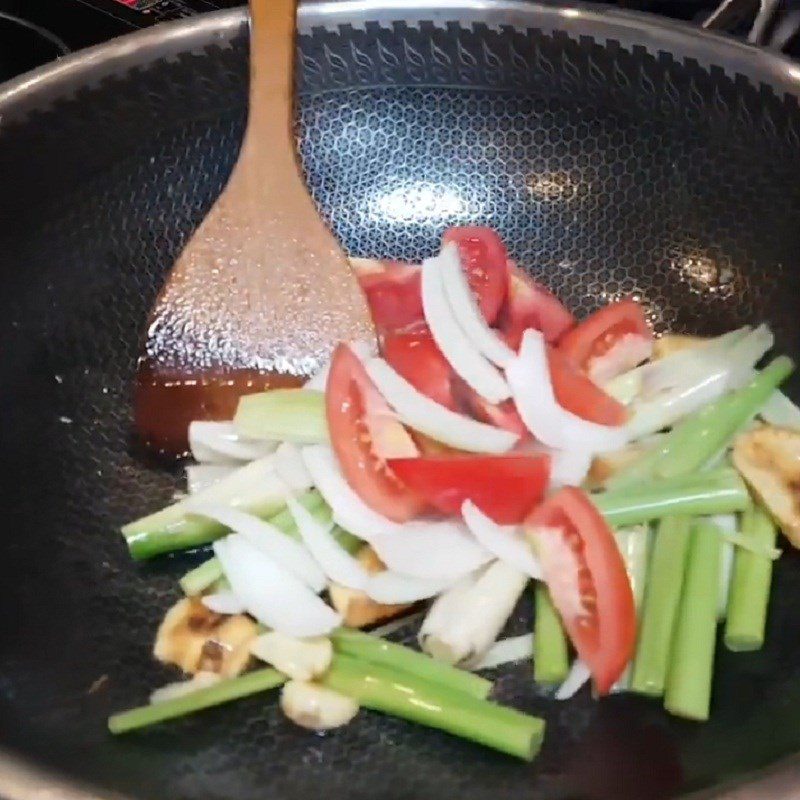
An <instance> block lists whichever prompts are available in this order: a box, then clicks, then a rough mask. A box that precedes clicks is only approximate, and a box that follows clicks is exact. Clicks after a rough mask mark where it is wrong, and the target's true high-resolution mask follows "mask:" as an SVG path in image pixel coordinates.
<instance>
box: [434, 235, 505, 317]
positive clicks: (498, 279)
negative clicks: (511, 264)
mask: <svg viewBox="0 0 800 800" xmlns="http://www.w3.org/2000/svg"><path fill="white" fill-rule="evenodd" d="M451 242H455V244H457V245H458V249H459V252H460V254H461V265H462V267H463V268H464V270H465V271H466V273H467V278H468V280H469V285H470V288H471V289H472V291H473V293H474V294H475V297H476V298H477V299H478V305H479V306H480V309H481V313H482V314H483V317H484V319H485V320H486V321H487V322H488V323H489V324H490V325H491V324H492V323H493V322H494V321H495V320H496V319H497V315H498V314H499V313H500V309H501V308H502V306H503V302H504V301H505V299H506V293H507V291H508V272H507V271H506V261H507V260H508V253H507V252H506V248H505V245H504V244H503V242H502V240H501V239H500V237H499V236H498V235H497V234H496V233H495V232H494V231H493V230H492V229H491V228H450V229H449V230H448V231H446V232H445V234H444V240H443V243H444V244H450V243H451Z"/></svg>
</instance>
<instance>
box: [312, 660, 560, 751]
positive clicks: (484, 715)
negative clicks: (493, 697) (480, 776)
mask: <svg viewBox="0 0 800 800" xmlns="http://www.w3.org/2000/svg"><path fill="white" fill-rule="evenodd" d="M320 682H321V683H322V684H323V685H324V686H327V687H328V688H329V689H333V690H334V691H336V692H340V693H341V694H345V695H347V696H349V697H352V698H354V699H355V700H357V701H358V702H359V704H360V705H362V706H363V707H364V708H370V709H372V710H373V711H380V712H383V713H384V714H391V715H393V716H396V717H402V718H403V719H407V720H410V721H412V722H417V723H419V724H420V725H427V726H429V727H431V728H439V729H440V730H444V731H447V732H448V733H452V734H455V735H456V736H460V737H461V738H463V739H469V740H471V741H473V742H477V743H479V744H483V745H486V746H487V747H492V748H494V749H495V750H499V751H501V752H503V753H508V754H509V755H512V756H516V757H517V758H522V759H525V760H526V761H530V760H532V759H533V757H534V756H535V755H536V754H537V753H538V751H539V748H540V747H541V743H542V740H543V738H544V728H545V723H544V720H541V719H538V718H537V717H531V716H529V715H527V714H523V713H521V712H520V711H515V710H514V709H511V708H504V707H503V706H500V705H497V704H496V703H490V702H489V701H487V700H479V699H477V698H475V697H470V696H469V695H466V694H463V693H460V692H454V691H452V690H451V689H447V688H444V687H442V686H440V685H436V684H433V683H429V682H427V681H424V680H422V679H420V678H419V677H417V676H414V675H409V674H408V673H406V672H400V671H397V670H391V669H388V668H386V667H385V666H382V665H380V664H373V663H370V662H368V661H357V660H356V659H354V658H350V657H349V656H345V655H336V657H335V658H334V660H333V664H332V665H331V668H330V670H328V672H327V674H326V675H325V676H324V677H323V678H322V679H321V681H320Z"/></svg>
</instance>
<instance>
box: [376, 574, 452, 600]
mask: <svg viewBox="0 0 800 800" xmlns="http://www.w3.org/2000/svg"><path fill="white" fill-rule="evenodd" d="M451 584H452V581H441V580H433V579H427V580H426V579H425V578H410V577H408V576H407V575H398V573H396V572H388V571H387V572H378V573H377V574H375V575H372V576H371V577H370V579H369V583H368V584H367V589H366V593H367V595H369V597H371V598H372V599H373V600H374V601H375V602H376V603H382V604H384V605H405V604H406V603H416V602H417V601H419V600H427V599H428V598H430V597H436V595H438V594H441V593H442V592H443V591H445V589H447V588H449V586H450V585H451Z"/></svg>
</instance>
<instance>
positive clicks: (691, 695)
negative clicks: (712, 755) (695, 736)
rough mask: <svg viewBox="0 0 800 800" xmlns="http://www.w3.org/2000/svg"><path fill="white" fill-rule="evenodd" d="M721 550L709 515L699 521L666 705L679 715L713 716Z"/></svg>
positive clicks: (691, 544) (691, 554)
mask: <svg viewBox="0 0 800 800" xmlns="http://www.w3.org/2000/svg"><path fill="white" fill-rule="evenodd" d="M721 555H722V536H721V534H720V532H719V529H718V528H717V527H716V526H715V525H714V524H713V523H711V522H708V521H706V520H699V521H697V522H695V524H694V527H693V530H692V534H691V543H690V545H689V555H688V557H687V564H686V577H685V579H684V586H683V596H682V597H681V605H680V610H679V611H678V620H677V625H676V627H675V638H674V641H673V644H672V658H671V661H670V667H669V675H668V676H667V688H666V692H665V694H664V707H665V708H666V709H667V711H669V712H670V713H671V714H674V715H675V716H678V717H685V718H687V719H693V720H700V721H702V720H707V719H708V712H709V705H710V702H711V676H712V671H713V669H714V650H715V648H716V640H717V597H718V592H719V570H720V566H721Z"/></svg>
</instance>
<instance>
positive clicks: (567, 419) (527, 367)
mask: <svg viewBox="0 0 800 800" xmlns="http://www.w3.org/2000/svg"><path fill="white" fill-rule="evenodd" d="M506 377H507V378H508V382H509V384H510V386H511V390H512V392H513V394H514V403H515V405H516V406H517V411H519V414H520V417H522V421H523V422H524V423H525V425H526V426H527V428H528V430H530V432H531V433H532V434H533V435H534V436H535V437H536V438H537V439H538V440H539V441H540V442H542V443H543V444H546V445H547V446H548V447H552V448H554V449H556V450H581V451H583V452H591V453H601V452H607V451H610V450H618V449H619V448H620V447H622V446H623V445H624V444H625V443H626V432H625V430H624V428H612V427H609V426H607V425H598V424H597V423H594V422H587V421H586V420H584V419H581V418H580V417H577V416H576V415H575V414H571V413H570V412H569V411H566V410H564V409H563V408H562V407H561V406H560V405H559V404H558V402H557V401H556V398H555V394H554V392H553V384H552V381H551V380H550V367H549V365H548V362H547V349H546V346H545V341H544V337H543V336H542V334H541V333H540V332H539V331H535V330H530V329H529V330H527V331H525V334H524V336H523V337H522V346H521V347H520V351H519V355H518V356H517V357H516V358H515V359H513V360H512V361H511V363H510V364H509V365H508V367H507V368H506Z"/></svg>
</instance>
